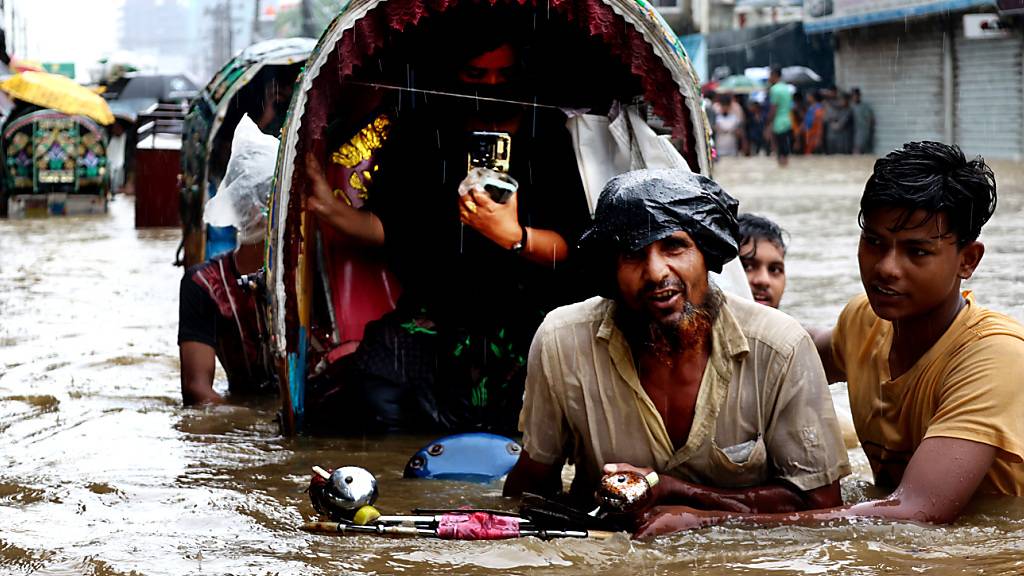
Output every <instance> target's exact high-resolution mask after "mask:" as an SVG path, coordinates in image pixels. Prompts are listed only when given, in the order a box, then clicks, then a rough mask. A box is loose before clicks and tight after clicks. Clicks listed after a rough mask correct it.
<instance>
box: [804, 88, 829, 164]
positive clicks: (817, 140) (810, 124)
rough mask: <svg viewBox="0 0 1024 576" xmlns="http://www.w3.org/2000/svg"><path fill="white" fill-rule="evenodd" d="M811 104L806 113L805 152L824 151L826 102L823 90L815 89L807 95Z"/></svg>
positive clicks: (816, 152) (818, 152) (817, 152)
mask: <svg viewBox="0 0 1024 576" xmlns="http://www.w3.org/2000/svg"><path fill="white" fill-rule="evenodd" d="M807 100H808V102H809V103H810V106H808V107H807V112H805V113H804V154H820V153H822V152H824V150H825V148H824V146H823V144H824V141H825V104H824V103H823V102H822V101H823V100H824V98H822V95H821V92H820V91H817V90H815V91H814V92H812V93H811V94H809V95H808V96H807Z"/></svg>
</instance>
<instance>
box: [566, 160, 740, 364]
mask: <svg viewBox="0 0 1024 576" xmlns="http://www.w3.org/2000/svg"><path fill="white" fill-rule="evenodd" d="M737 207H738V203H737V202H736V200H735V199H733V198H732V197H731V196H729V195H728V194H727V193H726V192H725V191H724V190H722V188H721V187H720V186H719V185H718V184H717V183H715V182H714V181H713V180H710V179H708V178H705V177H704V176H700V175H697V174H692V173H690V172H686V171H682V170H638V171H635V172H629V173H626V174H623V175H620V176H617V177H615V178H613V179H612V180H610V181H609V182H608V184H607V185H606V186H605V188H604V191H603V192H602V193H601V197H600V199H599V200H598V202H597V209H596V211H595V214H594V221H593V223H592V225H591V226H590V228H589V229H588V230H587V231H586V232H585V233H584V234H583V237H582V238H581V239H580V248H581V249H582V250H583V251H584V253H585V254H586V256H587V259H588V260H589V261H590V262H591V264H592V265H593V266H594V267H595V270H594V272H595V275H596V279H597V281H598V283H599V284H598V287H599V291H600V293H601V294H602V295H603V296H605V297H608V298H613V299H615V300H616V301H618V303H619V307H620V314H619V316H620V319H622V318H626V319H627V323H630V324H632V325H633V327H634V328H639V329H640V330H641V332H642V333H641V335H642V336H643V337H644V338H648V337H650V338H652V339H653V340H652V342H654V343H657V342H658V341H661V343H662V344H665V345H667V346H668V347H669V350H675V349H677V348H678V347H679V346H681V345H683V344H686V342H687V341H688V338H689V335H696V336H697V337H699V336H700V331H701V328H702V327H703V328H706V327H708V326H710V323H711V322H712V321H713V320H714V317H715V315H716V314H717V311H718V307H719V306H720V304H721V299H722V298H721V293H720V292H719V291H718V290H717V289H714V288H712V286H711V284H710V282H709V279H708V271H714V272H721V270H722V266H723V265H724V264H725V263H726V262H728V261H729V260H732V259H733V258H735V257H736V254H737V249H738V247H737V242H736V237H737V233H738V230H737V222H736V211H737ZM705 332H706V330H705Z"/></svg>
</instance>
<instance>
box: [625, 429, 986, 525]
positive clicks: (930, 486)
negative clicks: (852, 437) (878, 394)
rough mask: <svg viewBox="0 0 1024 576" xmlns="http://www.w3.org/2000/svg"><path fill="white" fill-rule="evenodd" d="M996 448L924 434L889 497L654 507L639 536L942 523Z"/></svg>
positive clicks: (958, 507) (953, 514)
mask: <svg viewBox="0 0 1024 576" xmlns="http://www.w3.org/2000/svg"><path fill="white" fill-rule="evenodd" d="M995 456H996V448H995V447H994V446H990V445H988V444H983V443H980V442H973V441H971V440H961V439H958V438H945V437H934V438H927V439H925V440H924V441H923V442H921V445H920V446H918V448H917V450H915V451H914V456H913V457H912V458H911V459H910V463H909V464H908V465H907V470H906V472H905V473H904V474H903V480H902V481H901V482H900V485H899V487H898V488H896V490H895V491H894V492H893V493H892V494H890V495H889V497H887V498H884V499H881V500H872V501H869V502H862V503H860V504H854V505H852V506H847V507H842V508H834V509H832V510H821V511H817V512H798V513H789V514H735V513H722V512H706V511H702V510H695V509H693V508H689V507H686V506H659V507H656V508H652V509H651V510H650V511H649V512H648V513H647V514H646V516H645V517H644V520H643V523H642V525H641V526H640V528H639V529H638V530H637V533H636V536H637V537H638V538H649V537H652V536H658V535H660V534H668V533H671V532H678V531H680V530H688V529H692V528H701V527H704V526H713V525H716V524H721V523H723V522H726V521H729V520H736V521H738V522H740V523H745V524H755V525H785V524H799V525H815V524H820V523H822V522H828V521H834V520H841V519H846V518H855V517H869V518H885V519H888V520H902V521H911V522H927V523H933V524H945V523H949V522H952V521H954V520H956V519H957V518H958V517H959V516H960V513H961V512H962V511H963V509H964V506H966V505H967V503H968V502H970V501H971V498H972V497H973V496H974V492H975V491H976V490H977V489H978V486H979V485H980V484H981V481H982V479H984V478H985V474H986V473H987V472H988V470H989V468H990V467H991V466H992V462H993V461H994V460H995Z"/></svg>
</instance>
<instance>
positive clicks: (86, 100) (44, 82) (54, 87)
mask: <svg viewBox="0 0 1024 576" xmlns="http://www.w3.org/2000/svg"><path fill="white" fill-rule="evenodd" d="M0 90H3V91H4V92H6V93H7V94H8V95H10V96H11V98H17V99H18V100H24V101H25V102H28V103H29V104H35V105H36V106H42V107H44V108H52V109H54V110H56V111H58V112H63V113H65V114H69V115H76V114H78V115H82V116H88V117H89V118H92V119H93V120H95V121H97V122H99V123H100V124H103V125H108V124H113V123H114V114H113V113H112V112H111V111H110V106H108V105H107V101H106V100H104V99H103V98H102V97H101V96H100V95H99V94H96V93H95V92H93V91H92V90H89V89H88V88H86V87H85V86H82V85H81V84H79V83H78V82H75V81H74V80H72V79H71V78H68V77H66V76H60V75H58V74H47V73H46V72H22V73H20V74H15V75H14V76H11V77H10V78H8V79H7V80H4V81H3V82H0Z"/></svg>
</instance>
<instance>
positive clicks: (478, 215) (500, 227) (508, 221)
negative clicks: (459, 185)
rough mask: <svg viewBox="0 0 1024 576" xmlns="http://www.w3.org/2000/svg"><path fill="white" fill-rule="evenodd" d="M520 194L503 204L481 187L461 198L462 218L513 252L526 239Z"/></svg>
mask: <svg viewBox="0 0 1024 576" xmlns="http://www.w3.org/2000/svg"><path fill="white" fill-rule="evenodd" d="M516 200H517V199H516V194H512V195H511V196H510V197H509V199H508V201H507V202H505V203H504V204H499V203H498V202H495V201H494V200H491V195H490V194H488V193H487V192H486V191H484V190H481V189H480V188H478V187H475V186H474V187H472V188H470V190H469V192H468V193H466V194H464V195H462V196H460V197H459V200H458V202H459V219H460V220H461V221H462V223H463V224H465V225H467V226H469V227H471V228H473V229H474V230H476V231H477V232H479V233H480V234H482V235H483V236H484V237H486V238H488V239H489V240H491V241H492V242H494V243H495V244H497V245H498V246H501V247H502V248H505V249H510V248H512V247H513V246H515V245H516V244H517V243H518V242H519V241H520V240H521V239H522V237H523V229H522V228H521V227H520V226H519V213H518V204H517V201H516Z"/></svg>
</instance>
